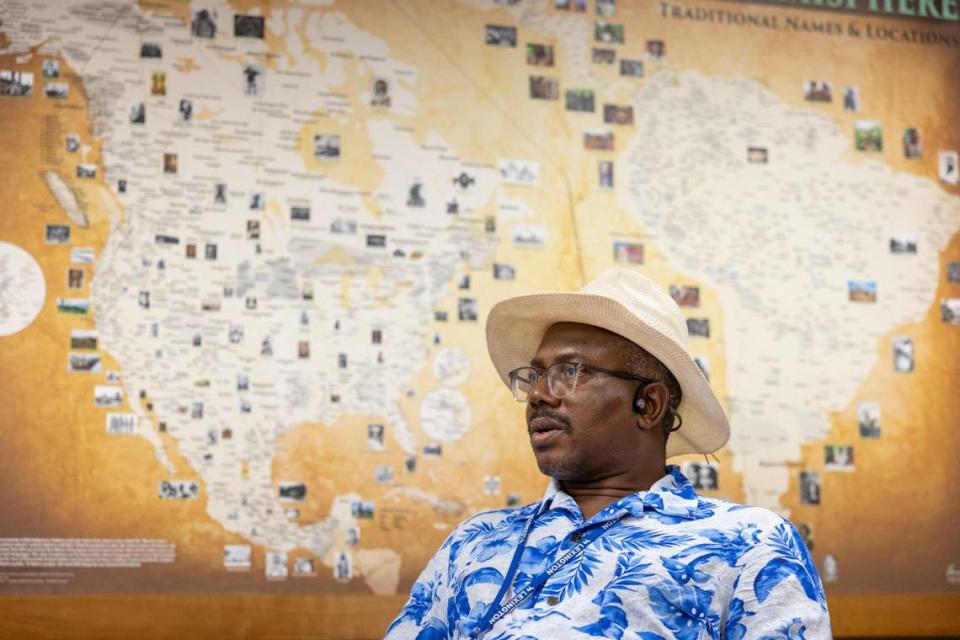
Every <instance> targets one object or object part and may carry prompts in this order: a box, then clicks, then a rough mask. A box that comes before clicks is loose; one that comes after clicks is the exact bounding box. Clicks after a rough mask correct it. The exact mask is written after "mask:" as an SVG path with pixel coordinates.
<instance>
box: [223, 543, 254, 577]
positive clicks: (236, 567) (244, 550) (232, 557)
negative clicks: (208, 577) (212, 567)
mask: <svg viewBox="0 0 960 640" xmlns="http://www.w3.org/2000/svg"><path fill="white" fill-rule="evenodd" d="M252 566H253V547H251V546H250V545H248V544H227V545H224V546H223V568H224V569H226V570H227V571H249V570H250V567H252Z"/></svg>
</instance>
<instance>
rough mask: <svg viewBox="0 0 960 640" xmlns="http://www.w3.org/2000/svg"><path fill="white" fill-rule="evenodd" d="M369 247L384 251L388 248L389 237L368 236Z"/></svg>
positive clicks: (379, 235) (380, 235) (372, 234)
mask: <svg viewBox="0 0 960 640" xmlns="http://www.w3.org/2000/svg"><path fill="white" fill-rule="evenodd" d="M367 246H368V247H371V248H375V249H382V248H383V247H386V246H387V236H385V235H382V234H376V233H371V234H367Z"/></svg>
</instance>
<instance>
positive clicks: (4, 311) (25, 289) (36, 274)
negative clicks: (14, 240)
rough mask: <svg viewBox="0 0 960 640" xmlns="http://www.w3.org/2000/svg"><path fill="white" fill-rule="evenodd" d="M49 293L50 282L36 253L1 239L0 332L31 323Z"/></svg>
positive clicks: (10, 332)
mask: <svg viewBox="0 0 960 640" xmlns="http://www.w3.org/2000/svg"><path fill="white" fill-rule="evenodd" d="M46 297H47V283H46V281H45V280H44V279H43V271H41V270H40V265H39V264H37V261H36V260H35V259H34V257H33V256H31V255H30V254H29V253H27V252H26V251H24V250H23V249H21V248H20V247H18V246H17V245H15V244H10V243H9V242H0V336H11V335H13V334H15V333H17V332H19V331H22V330H23V329H26V328H27V327H28V326H30V323H31V322H33V320H34V319H35V318H36V317H37V314H38V313H40V309H42V308H43V301H44V299H45V298H46Z"/></svg>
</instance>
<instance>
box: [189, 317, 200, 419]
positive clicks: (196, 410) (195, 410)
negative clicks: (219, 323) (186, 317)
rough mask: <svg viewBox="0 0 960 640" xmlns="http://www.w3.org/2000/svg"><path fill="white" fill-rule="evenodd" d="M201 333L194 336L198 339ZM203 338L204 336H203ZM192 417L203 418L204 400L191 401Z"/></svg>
mask: <svg viewBox="0 0 960 640" xmlns="http://www.w3.org/2000/svg"><path fill="white" fill-rule="evenodd" d="M198 337H201V336H199V335H196V336H194V340H196V339H197V338H198ZM201 340H202V337H201ZM190 419H191V420H203V403H202V402H191V403H190Z"/></svg>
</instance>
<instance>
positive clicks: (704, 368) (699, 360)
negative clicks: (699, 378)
mask: <svg viewBox="0 0 960 640" xmlns="http://www.w3.org/2000/svg"><path fill="white" fill-rule="evenodd" d="M693 361H694V363H696V365H697V368H699V369H700V373H702V374H703V377H704V378H706V379H707V381H708V382H709V381H710V358H708V357H707V356H694V357H693Z"/></svg>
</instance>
